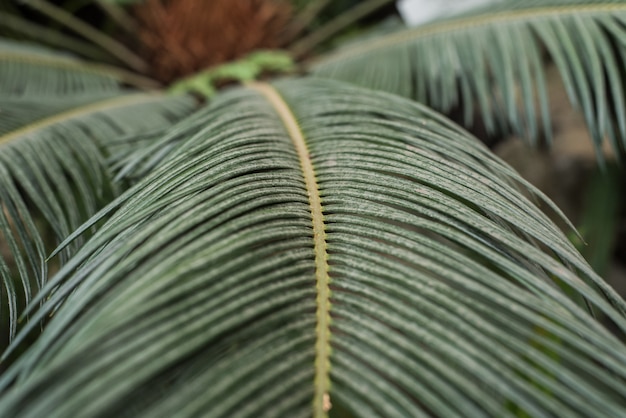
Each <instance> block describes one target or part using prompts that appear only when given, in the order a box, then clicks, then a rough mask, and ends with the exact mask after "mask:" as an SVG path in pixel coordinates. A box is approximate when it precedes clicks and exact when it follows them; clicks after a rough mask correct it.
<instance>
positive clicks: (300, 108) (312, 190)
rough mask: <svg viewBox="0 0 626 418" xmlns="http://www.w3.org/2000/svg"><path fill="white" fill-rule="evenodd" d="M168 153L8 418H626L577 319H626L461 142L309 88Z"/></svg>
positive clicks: (11, 375)
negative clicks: (344, 417)
mask: <svg viewBox="0 0 626 418" xmlns="http://www.w3.org/2000/svg"><path fill="white" fill-rule="evenodd" d="M172 129H173V131H175V132H178V133H181V132H186V135H185V136H184V137H182V136H179V137H178V140H177V141H174V142H173V139H172V138H173V136H171V135H170V136H165V137H164V139H163V144H164V145H165V146H166V147H167V149H168V152H167V153H164V154H162V159H161V161H160V162H159V163H158V164H155V166H154V169H153V171H152V172H151V173H150V174H148V175H147V177H145V178H144V179H143V180H141V181H140V182H139V183H137V184H136V185H135V186H133V187H132V188H131V189H130V190H129V191H127V192H126V193H125V194H123V195H122V196H121V197H120V198H119V199H118V200H117V201H116V202H114V203H112V204H111V205H110V206H109V207H108V208H107V210H105V211H104V212H102V213H100V214H98V215H97V216H96V217H95V218H93V219H92V220H91V221H90V222H89V223H87V224H86V225H84V226H83V227H82V228H81V229H79V230H78V231H77V232H76V234H80V232H81V231H82V230H85V229H88V228H89V227H90V225H92V224H94V223H95V222H98V221H99V220H100V219H102V217H103V216H105V215H106V214H107V213H109V214H111V216H110V218H109V219H108V220H107V222H106V223H105V224H104V225H103V226H102V227H100V228H99V229H98V231H97V232H96V234H95V235H94V236H93V237H92V238H91V239H90V240H89V241H88V242H87V243H86V244H85V245H84V246H83V247H82V248H81V249H80V250H79V252H78V253H77V254H76V255H75V256H74V257H73V258H72V259H71V260H69V262H68V263H67V264H66V265H65V266H64V267H63V269H62V270H61V271H60V272H59V273H58V274H57V275H56V276H55V277H54V278H52V279H51V280H50V281H49V282H48V283H47V284H46V285H45V288H44V289H43V291H42V292H41V293H40V294H39V296H38V298H37V300H44V303H43V306H42V307H40V308H38V309H37V308H36V307H34V308H33V309H31V310H32V317H31V320H30V322H29V323H28V324H27V325H26V327H25V328H24V329H23V330H22V332H21V334H19V335H18V337H17V338H16V340H15V341H14V344H13V345H12V346H11V347H10V350H9V352H8V354H6V355H5V361H6V359H7V358H12V357H11V356H12V355H13V354H14V353H15V352H16V350H17V349H19V348H20V347H21V342H22V341H23V339H24V338H25V337H26V336H27V335H28V332H29V331H31V330H34V329H36V328H37V324H38V320H39V319H41V318H44V317H46V316H48V314H49V313H51V312H54V315H53V316H52V318H51V320H50V321H49V323H48V324H47V326H46V328H45V329H44V332H43V333H42V334H41V335H40V336H39V338H38V340H37V341H36V342H35V343H34V344H33V345H32V346H30V347H29V348H28V349H27V351H25V352H24V353H23V354H21V355H20V356H19V357H18V358H17V359H16V360H15V361H14V362H13V363H12V365H11V366H10V367H9V368H8V370H7V371H6V372H5V373H4V374H3V375H2V377H1V378H0V390H1V391H2V392H1V393H2V394H1V396H0V415H2V416H11V417H38V416H46V417H68V416H133V417H143V416H145V417H172V416H176V417H192V416H212V417H222V416H223V417H227V416H228V417H229V416H238V417H261V416H285V417H295V416H311V415H313V416H316V417H324V416H327V415H328V414H331V415H332V413H333V412H334V411H340V410H342V411H347V413H349V414H351V415H349V416H355V417H368V418H369V417H377V416H380V417H401V416H411V417H418V416H442V417H444V416H445V417H478V416H494V417H510V416H572V417H574V416H580V417H589V416H620V415H621V414H623V411H624V408H625V407H626V347H625V346H624V344H623V343H622V342H620V341H619V339H618V338H617V337H616V336H614V335H612V334H611V333H610V332H608V331H607V330H606V329H605V328H604V327H603V326H602V325H601V324H600V323H599V322H597V321H596V320H595V319H594V318H593V317H592V316H591V315H590V314H589V312H588V311H587V310H586V308H585V305H584V303H581V300H582V299H581V298H584V299H585V300H586V301H587V304H588V305H589V306H590V307H592V308H593V309H594V311H596V312H597V313H602V314H603V315H605V316H606V317H607V318H609V319H610V320H611V321H612V322H613V323H614V324H615V325H616V327H617V328H618V329H620V330H621V331H622V332H623V331H626V319H625V318H624V312H625V310H624V309H625V303H624V301H623V300H621V299H620V298H619V297H618V296H617V295H616V294H615V293H614V292H613V291H612V290H611V289H610V288H609V287H608V286H607V285H606V284H604V283H603V282H602V280H601V279H600V278H598V277H597V276H596V275H595V274H594V273H593V271H592V270H591V268H590V267H589V266H588V265H587V264H586V263H585V262H584V261H583V259H582V257H581V256H580V255H579V254H578V253H577V252H576V251H575V250H574V249H573V247H572V246H571V244H570V243H569V242H568V241H567V239H566V238H565V237H564V235H563V234H562V233H561V232H560V231H559V230H558V228H557V227H556V226H555V225H554V224H553V223H552V222H551V221H549V220H548V219H547V218H546V217H545V216H544V215H543V214H542V213H541V212H540V211H539V210H538V209H537V208H536V207H535V206H534V205H533V204H532V203H531V202H530V201H528V200H527V199H526V198H525V197H523V196H522V194H521V193H519V192H518V189H517V187H523V188H527V187H528V186H526V185H524V181H523V180H522V179H521V178H520V177H519V176H518V175H517V174H515V173H514V172H513V171H512V170H511V169H510V168H509V167H507V166H506V165H505V164H503V163H502V162H500V161H499V160H497V158H496V157H494V156H492V155H491V154H490V153H489V151H488V150H487V149H486V148H485V147H484V146H483V145H482V144H481V143H480V142H479V141H477V140H476V139H475V138H473V137H471V136H469V135H468V134H467V133H466V132H465V131H463V130H461V129H460V128H458V127H457V126H455V125H453V124H452V123H450V122H448V121H447V120H445V119H444V118H442V117H441V116H438V115H437V114H435V113H433V112H432V111H430V110H428V109H427V108H425V107H423V106H421V105H419V104H416V103H414V102H411V101H409V100H406V99H402V98H399V97H397V96H392V95H388V94H385V93H381V92H374V91H371V90H366V89H361V88H357V87H353V86H350V85H347V84H342V83H337V82H331V81H325V80H311V79H309V80H287V81H283V82H278V83H275V84H274V85H267V84H261V85H251V86H250V87H247V88H239V89H234V90H231V91H228V92H226V93H223V94H221V95H218V96H217V97H216V98H215V99H214V100H213V101H212V102H211V103H210V104H209V105H208V106H207V107H206V108H204V109H202V110H200V111H199V112H197V113H196V114H194V115H193V116H192V117H191V118H189V119H186V120H184V121H182V122H180V123H179V124H178V125H177V126H175V127H173V128H172ZM516 185H517V186H516ZM534 192H535V191H534ZM72 238H73V237H72ZM562 288H567V289H568V292H569V293H571V294H572V295H574V297H573V298H570V297H569V296H568V295H567V294H566V293H567V292H565V291H564V290H562Z"/></svg>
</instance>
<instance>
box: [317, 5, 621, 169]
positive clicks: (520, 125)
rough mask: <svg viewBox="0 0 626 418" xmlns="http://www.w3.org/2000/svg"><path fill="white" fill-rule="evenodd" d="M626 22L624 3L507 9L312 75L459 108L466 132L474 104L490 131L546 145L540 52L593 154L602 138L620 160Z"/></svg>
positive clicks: (323, 64)
mask: <svg viewBox="0 0 626 418" xmlns="http://www.w3.org/2000/svg"><path fill="white" fill-rule="evenodd" d="M625 22H626V4H624V2H623V1H622V0H614V1H610V0H608V1H607V0H591V1H589V0H587V1H583V0H542V1H523V2H521V1H511V0H507V1H501V2H497V3H495V4H493V5H490V6H489V7H487V8H482V9H480V10H476V11H474V12H472V13H470V14H467V15H463V16H460V17H457V18H454V19H447V20H443V21H436V22H433V23H431V24H428V25H425V26H421V27H417V28H414V29H407V30H403V31H400V32H397V33H394V34H390V35H387V36H383V37H380V38H378V39H376V40H373V41H367V42H362V43H360V44H358V45H355V46H352V47H347V48H345V49H342V50H339V51H338V52H336V53H335V54H332V55H330V56H329V57H328V58H326V59H321V60H320V61H319V62H317V63H316V64H315V65H314V66H313V72H314V74H316V75H318V76H323V77H330V78H335V79H339V80H345V81H350V82H354V83H356V84H359V85H362V86H367V87H372V88H376V89H382V90H385V91H389V92H393V93H397V94H400V95H403V96H407V97H412V98H414V99H417V100H418V101H421V102H423V103H426V104H428V105H430V106H432V107H434V108H436V109H439V110H442V111H448V110H450V109H451V108H453V107H454V106H456V105H460V104H462V107H463V109H464V112H465V123H466V124H468V125H470V124H471V121H472V119H473V115H474V108H475V106H476V104H477V105H478V107H479V108H480V111H481V114H482V117H483V120H484V122H485V125H486V127H487V129H488V130H489V131H494V130H495V129H497V128H498V127H499V128H500V129H502V128H504V129H506V130H510V131H512V132H514V133H516V134H518V135H520V136H523V137H525V138H530V139H531V140H532V141H536V140H537V138H538V136H539V133H540V132H541V131H543V132H544V133H545V134H546V135H547V136H548V138H549V135H550V117H549V112H548V97H547V92H546V91H547V89H546V81H545V75H544V71H543V65H544V64H543V59H542V55H544V53H545V52H547V54H548V55H549V56H550V58H551V59H552V60H553V61H554V63H555V64H556V67H557V68H558V70H559V72H560V75H561V77H562V79H563V81H564V84H565V87H566V90H567V94H568V96H569V98H570V100H571V102H572V103H573V104H574V105H575V106H577V107H580V108H581V109H582V111H583V113H584V117H585V120H586V122H587V125H588V128H589V131H590V132H591V134H592V136H593V139H594V145H595V147H596V149H597V150H600V146H601V143H602V141H603V140H604V139H605V138H608V139H609V140H610V141H611V144H612V147H613V148H614V150H615V151H617V153H618V154H621V153H623V151H624V148H625V143H626V142H625V141H626V116H625V115H626V105H625V102H624V74H625V71H626V67H625V66H624V63H625V62H626V42H625V41H624V40H625V39H626V25H625ZM538 120H542V123H543V129H541V128H540V127H539V126H538V122H537V121H538ZM597 155H598V158H602V154H601V153H600V152H598V153H597Z"/></svg>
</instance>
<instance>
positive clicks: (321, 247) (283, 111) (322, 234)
mask: <svg viewBox="0 0 626 418" xmlns="http://www.w3.org/2000/svg"><path fill="white" fill-rule="evenodd" d="M248 86H249V87H251V88H253V89H255V90H257V91H258V92H259V93H261V94H262V95H263V96H264V97H265V98H266V99H267V100H268V101H269V102H270V103H271V104H272V106H273V107H274V109H275V110H276V112H277V113H278V115H279V116H280V118H281V120H282V122H283V124H284V125H285V128H286V129H287V132H288V133H289V136H290V137H291V140H292V142H293V145H294V147H295V148H296V151H297V153H298V157H299V159H300V166H301V168H302V174H303V175H304V181H305V184H306V189H307V194H308V196H309V205H310V208H311V217H312V221H313V240H314V250H315V278H316V289H317V299H316V302H317V303H316V306H317V309H316V318H317V325H316V327H315V333H316V341H315V380H314V385H315V392H314V398H313V416H314V417H315V418H325V417H327V416H328V411H329V410H330V408H331V404H330V395H329V390H330V351H331V348H330V287H329V283H330V276H329V274H328V252H327V250H326V247H327V244H326V229H325V225H324V214H323V212H322V201H321V198H320V193H319V188H318V185H317V179H316V178H315V169H314V167H313V162H312V161H311V155H310V154H309V150H308V147H307V145H306V139H305V138H304V135H303V133H302V131H301V130H300V126H299V125H298V121H297V120H296V118H295V116H294V115H293V113H292V112H291V110H290V109H289V106H288V105H287V103H285V101H284V100H283V98H282V97H281V96H280V94H279V93H278V92H277V91H276V89H274V88H273V87H272V86H270V85H269V84H265V83H250V84H248Z"/></svg>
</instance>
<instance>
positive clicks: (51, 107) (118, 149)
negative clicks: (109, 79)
mask: <svg viewBox="0 0 626 418" xmlns="http://www.w3.org/2000/svg"><path fill="white" fill-rule="evenodd" d="M192 109H193V102H192V100H191V99H189V98H185V97H175V96H170V97H167V96H163V95H159V94H145V93H139V94H121V93H119V92H118V93H116V94H112V93H92V94H89V95H88V94H81V95H69V96H56V97H47V96H43V97H41V98H39V99H38V100H35V99H29V98H25V97H22V98H16V99H4V98H0V244H1V245H2V250H3V251H2V253H0V277H1V278H2V282H3V284H2V292H1V294H2V297H1V298H0V303H1V304H2V312H3V314H8V320H7V319H6V318H3V319H4V323H3V335H2V338H3V339H4V338H8V339H10V338H12V337H13V335H14V333H15V330H16V328H17V318H18V316H19V315H21V313H22V311H23V310H24V308H25V305H26V304H27V303H28V301H29V300H30V299H31V298H32V296H33V295H34V294H35V293H36V292H37V290H38V289H39V288H41V287H42V286H43V284H44V282H45V280H46V278H47V265H46V263H45V262H44V260H45V259H46V257H47V255H48V254H49V252H50V251H51V250H52V249H53V248H54V246H56V244H58V243H59V242H60V241H62V240H63V239H64V238H65V237H67V236H68V235H69V234H70V233H71V232H72V231H73V230H74V229H76V228H77V227H78V226H80V225H81V224H82V223H83V222H84V221H85V220H87V219H88V218H89V217H90V216H92V215H93V214H94V213H96V211H97V210H98V209H100V208H101V207H103V206H104V205H105V204H106V203H108V202H109V201H110V200H112V199H113V198H114V197H115V196H116V195H117V194H119V185H117V184H115V183H114V182H113V176H112V173H111V171H110V168H109V163H108V162H107V159H108V158H109V157H110V156H111V155H115V154H119V153H124V152H126V153H128V152H130V151H131V150H134V149H135V147H137V144H136V143H135V142H136V141H137V138H139V139H140V138H141V137H142V136H144V135H146V134H147V133H154V132H156V131H160V130H163V129H165V128H166V127H169V126H170V125H172V124H173V123H174V122H175V121H177V120H179V119H180V118H182V117H183V116H185V115H187V114H189V113H190V112H191V111H192ZM46 244H47V245H46ZM78 244H79V243H76V244H75V245H74V246H73V247H71V248H70V247H68V248H67V249H66V251H64V253H63V256H62V259H61V262H65V260H66V259H67V258H68V256H69V254H70V253H71V252H72V249H75V248H76V247H77V246H78ZM7 333H8V335H6V334H7Z"/></svg>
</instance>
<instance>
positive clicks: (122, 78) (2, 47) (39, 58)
mask: <svg viewBox="0 0 626 418" xmlns="http://www.w3.org/2000/svg"><path fill="white" fill-rule="evenodd" d="M122 84H130V85H133V86H136V87H140V88H155V87H157V86H158V85H159V84H158V83H157V82H155V81H154V80H151V79H149V78H146V77H143V76H139V75H136V74H134V73H131V72H128V71H125V70H122V69H119V68H116V67H109V66H105V65H96V64H88V63H86V62H84V61H81V60H78V59H76V58H73V57H71V56H69V55H66V54H62V53H59V52H58V51H54V50H51V49H48V48H44V47H41V46H37V45H34V44H29V43H27V42H17V41H10V40H6V39H0V95H1V96H4V97H9V96H11V97H24V96H31V97H32V96H34V97H41V96H42V95H56V96H58V95H67V94H76V93H85V92H96V91H113V90H119V89H120V86H121V85H122Z"/></svg>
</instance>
